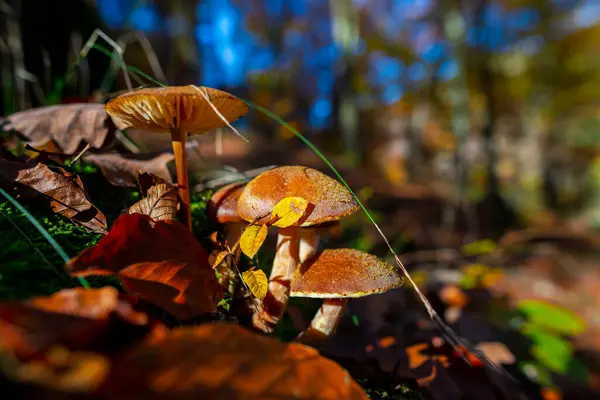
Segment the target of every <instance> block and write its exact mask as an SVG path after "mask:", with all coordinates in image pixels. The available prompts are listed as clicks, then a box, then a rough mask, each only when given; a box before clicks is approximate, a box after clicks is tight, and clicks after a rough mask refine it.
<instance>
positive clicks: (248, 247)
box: [239, 225, 268, 258]
mask: <svg viewBox="0 0 600 400" xmlns="http://www.w3.org/2000/svg"><path fill="white" fill-rule="evenodd" d="M267 232H268V229H267V225H250V226H248V227H247V228H246V229H245V230H244V232H243V233H242V236H241V237H240V241H239V243H240V248H241V249H242V251H243V252H244V254H245V255H247V256H248V257H250V258H254V256H255V255H256V253H257V252H258V250H259V249H260V246H262V244H263V243H264V242H265V239H266V238H267Z"/></svg>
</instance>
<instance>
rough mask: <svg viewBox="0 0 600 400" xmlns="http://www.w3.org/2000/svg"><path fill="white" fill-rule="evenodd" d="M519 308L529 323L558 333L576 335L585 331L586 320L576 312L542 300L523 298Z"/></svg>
mask: <svg viewBox="0 0 600 400" xmlns="http://www.w3.org/2000/svg"><path fill="white" fill-rule="evenodd" d="M517 309H518V310H519V311H520V312H522V313H523V314H525V316H526V317H527V319H528V322H529V323H531V324H534V325H536V326H539V327H541V328H544V329H548V330H551V331H553V332H556V333H560V334H563V335H569V336H574V335H578V334H580V333H582V332H583V331H585V321H584V320H583V319H581V318H580V317H579V316H577V315H576V314H575V313H574V312H572V311H570V310H567V309H566V308H562V307H559V306H556V305H553V304H550V303H548V302H545V301H542V300H533V299H532V300H523V301H521V302H520V303H519V304H518V305H517Z"/></svg>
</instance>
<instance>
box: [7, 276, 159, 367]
mask: <svg viewBox="0 0 600 400" xmlns="http://www.w3.org/2000/svg"><path fill="white" fill-rule="evenodd" d="M147 323H148V317H147V315H146V314H143V313H139V312H136V311H135V310H134V309H133V307H132V304H131V303H130V302H129V301H128V299H126V298H125V297H123V296H120V295H119V293H118V291H117V289H115V288H112V287H104V288H101V289H83V288H75V289H64V290H61V291H59V292H57V293H55V294H53V295H51V296H47V297H38V298H35V299H32V300H28V301H24V302H4V303H0V348H2V350H3V352H5V353H7V354H10V355H12V356H14V357H16V358H17V359H20V360H25V359H29V358H31V357H33V356H35V355H37V354H40V353H43V352H45V351H46V350H47V349H49V348H50V347H51V346H52V345H55V344H62V345H65V346H68V347H69V348H72V349H88V348H90V347H103V346H105V345H106V343H107V338H110V337H113V338H114V336H115V335H117V336H119V337H120V338H121V341H120V342H119V343H110V347H112V348H115V347H117V346H118V345H123V346H125V345H127V344H128V340H130V339H131V340H133V339H134V338H135V337H139V336H142V335H145V334H146V333H147V331H148V326H147ZM111 341H112V339H111Z"/></svg>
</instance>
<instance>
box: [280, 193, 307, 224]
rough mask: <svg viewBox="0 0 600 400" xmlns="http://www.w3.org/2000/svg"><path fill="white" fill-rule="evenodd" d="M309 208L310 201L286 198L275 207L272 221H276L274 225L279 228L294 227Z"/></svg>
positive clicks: (299, 198) (300, 198)
mask: <svg viewBox="0 0 600 400" xmlns="http://www.w3.org/2000/svg"><path fill="white" fill-rule="evenodd" d="M307 208H308V201H307V200H305V199H303V198H302V197H286V198H285V199H282V200H281V201H279V202H278V203H277V204H276V205H275V207H273V212H272V213H271V220H274V221H275V222H273V225H274V226H276V227H278V228H287V227H288V226H291V225H294V224H295V223H296V222H298V220H299V219H300V218H302V216H303V215H304V212H305V211H306V209H307Z"/></svg>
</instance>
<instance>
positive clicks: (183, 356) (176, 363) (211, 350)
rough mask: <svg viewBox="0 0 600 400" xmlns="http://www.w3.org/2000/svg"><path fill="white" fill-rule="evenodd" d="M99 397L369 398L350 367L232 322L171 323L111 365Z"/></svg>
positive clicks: (312, 350)
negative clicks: (169, 327)
mask: <svg viewBox="0 0 600 400" xmlns="http://www.w3.org/2000/svg"><path fill="white" fill-rule="evenodd" d="M99 394H100V396H101V397H111V396H114V395H117V394H118V397H120V398H121V397H122V398H130V397H131V398H158V397H160V398H198V399H199V398H207V399H208V398H210V399H214V400H219V399H272V400H277V399H290V398H295V399H317V398H318V399H323V400H328V399H331V400H349V399H356V400H359V399H367V396H366V394H365V393H364V392H363V390H362V389H361V388H360V386H359V385H358V384H357V383H356V382H355V381H354V380H353V379H352V377H351V376H350V374H349V373H348V372H347V371H346V370H344V369H343V368H341V367H340V366H339V365H338V364H337V363H335V362H333V361H331V360H329V359H327V358H325V357H322V356H321V355H320V354H319V352H318V351H317V350H315V349H313V348H311V347H308V346H303V345H301V344H297V343H282V342H280V341H279V340H277V339H274V338H270V337H266V336H263V335H259V334H255V333H252V332H251V331H249V330H248V329H245V328H242V327H240V326H238V325H235V324H228V323H214V324H204V325H199V326H195V327H183V328H176V329H173V330H172V331H171V332H170V333H169V334H168V335H167V336H166V337H165V338H163V339H159V340H153V341H146V342H143V343H141V344H139V345H138V346H136V347H134V348H133V349H131V350H130V351H129V352H128V353H127V354H125V355H124V356H123V357H122V358H120V359H119V361H117V362H116V364H115V365H114V367H113V369H112V371H111V375H110V376H109V378H108V379H107V381H106V382H105V385H104V386H103V388H102V390H101V391H100V393H99Z"/></svg>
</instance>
